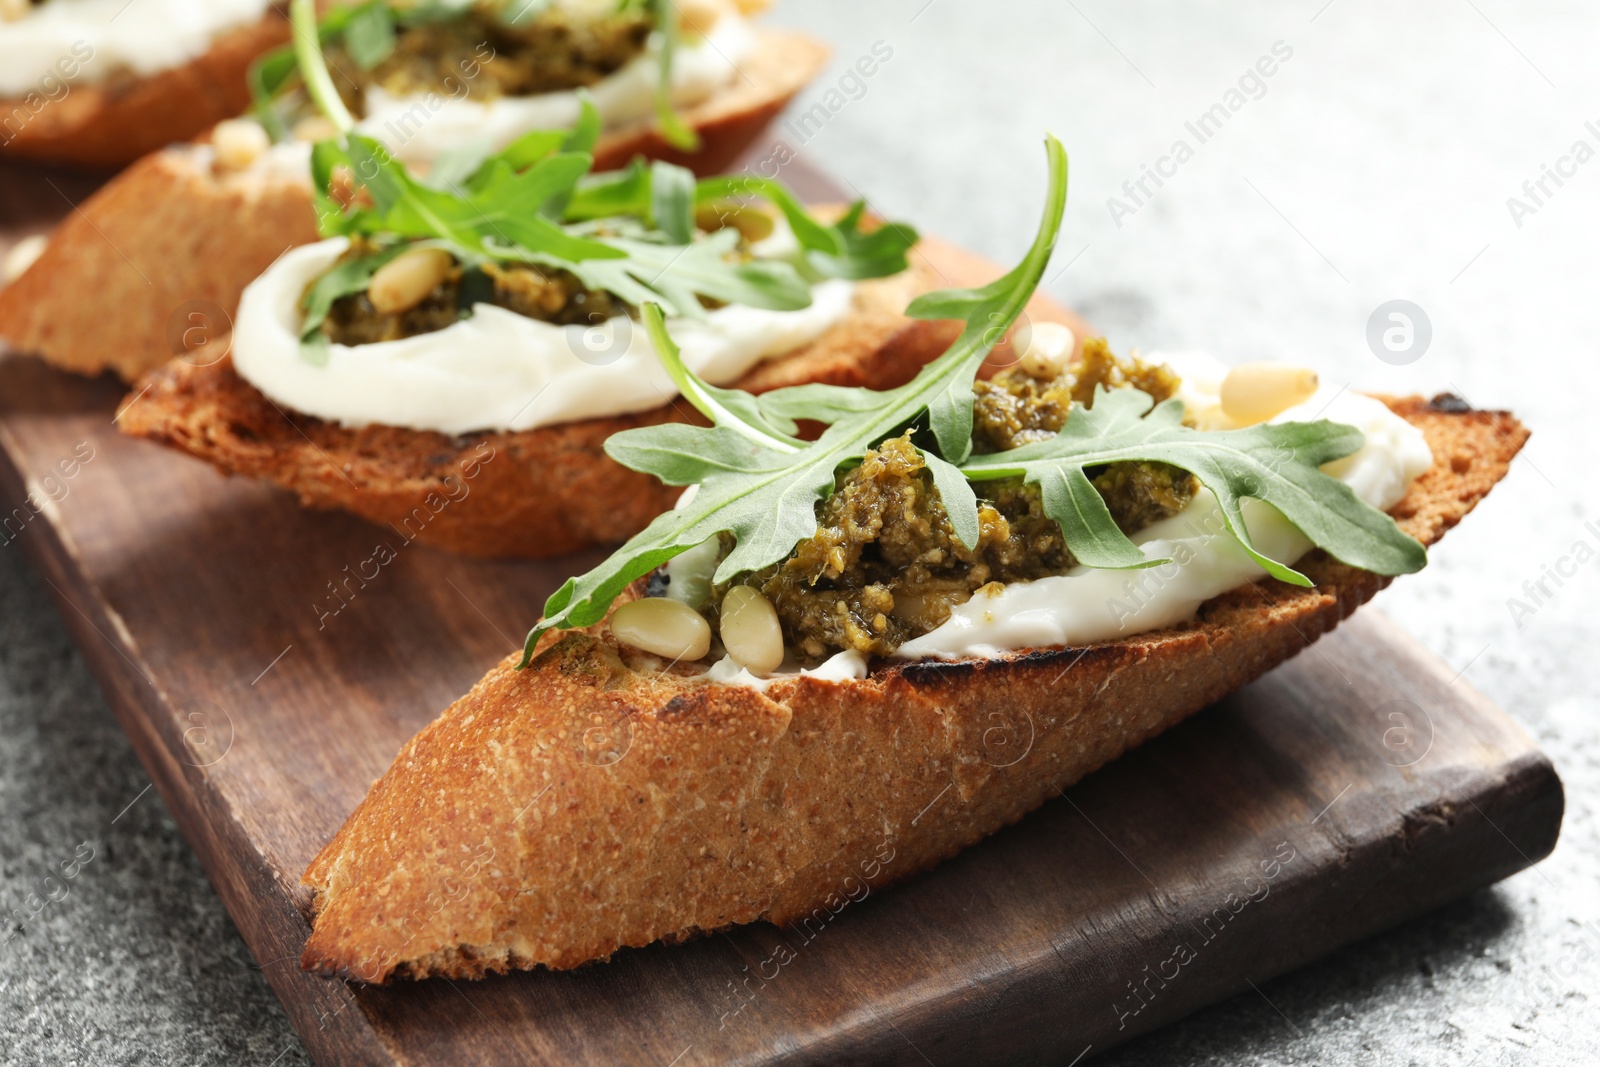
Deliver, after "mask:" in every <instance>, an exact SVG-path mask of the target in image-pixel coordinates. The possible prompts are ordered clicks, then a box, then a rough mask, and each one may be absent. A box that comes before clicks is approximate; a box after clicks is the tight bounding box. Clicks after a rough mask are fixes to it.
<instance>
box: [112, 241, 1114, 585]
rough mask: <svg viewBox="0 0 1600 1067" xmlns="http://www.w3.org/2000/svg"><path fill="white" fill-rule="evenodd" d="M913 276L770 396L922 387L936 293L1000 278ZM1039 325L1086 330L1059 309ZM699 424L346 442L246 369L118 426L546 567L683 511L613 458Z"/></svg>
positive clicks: (950, 328)
mask: <svg viewBox="0 0 1600 1067" xmlns="http://www.w3.org/2000/svg"><path fill="white" fill-rule="evenodd" d="M920 247H921V249H922V251H921V253H920V254H914V256H913V266H912V268H911V269H910V270H908V271H906V272H905V273H903V274H901V275H898V276H896V277H892V278H885V279H881V280H877V281H872V282H865V283H862V285H861V286H860V287H859V289H858V290H857V295H856V303H855V307H854V309H853V310H852V312H851V314H850V315H849V317H848V318H847V319H846V320H845V321H844V322H842V323H840V324H838V325H837V326H835V327H834V328H833V329H831V330H830V331H828V332H827V333H826V334H824V335H823V336H822V337H820V338H818V339H817V340H816V341H814V342H812V343H811V344H808V345H805V346H803V347H801V348H799V349H796V350H795V351H793V352H790V353H788V354H786V355H784V356H780V357H777V358H775V359H771V360H768V361H767V362H765V363H762V364H760V365H758V366H757V367H755V368H754V369H753V370H751V371H750V373H748V374H747V375H745V377H744V378H743V379H741V380H740V382H739V383H738V385H739V386H740V388H744V389H748V390H750V391H752V392H764V391H766V390H768V389H776V388H778V387H780V386H785V385H798V384H801V383H805V382H828V383H830V384H834V385H850V386H866V387H869V388H876V389H886V388H889V387H891V386H894V385H898V384H900V383H902V382H905V381H908V380H910V379H911V378H912V377H913V376H914V375H915V374H916V372H917V371H918V370H919V369H920V368H921V367H922V365H923V364H924V363H926V362H928V361H929V360H931V359H933V358H934V357H936V356H938V355H940V354H941V353H942V352H944V350H945V349H946V348H948V347H949V346H950V344H951V343H952V342H953V341H954V340H955V337H956V334H957V333H958V332H959V330H960V324H959V323H956V322H921V321H916V320H911V319H907V318H905V316H904V315H903V312H904V310H905V307H906V305H907V304H908V303H909V302H910V301H911V300H912V299H913V298H914V297H916V296H917V295H919V294H921V293H924V292H927V291H928V290H930V289H936V288H944V287H946V286H951V285H981V284H983V283H984V282H987V281H989V280H991V279H992V278H993V277H994V276H995V275H996V274H998V273H999V272H998V270H997V269H996V268H994V267H993V266H991V265H989V264H988V263H986V262H984V261H983V260H981V259H979V258H977V257H974V256H971V255H969V254H967V253H964V252H961V251H959V250H958V249H955V248H953V247H951V246H949V245H945V244H942V243H941V242H938V241H932V240H927V239H925V240H924V241H923V243H922V245H921V246H920ZM1031 313H1032V314H1033V315H1034V316H1035V317H1037V318H1041V319H1044V318H1051V319H1055V320H1057V321H1063V322H1066V323H1067V324H1068V325H1070V326H1072V327H1073V328H1074V331H1075V333H1077V334H1078V335H1079V336H1082V334H1083V332H1084V330H1083V325H1082V323H1081V322H1079V321H1078V320H1077V319H1075V318H1074V317H1072V316H1071V315H1069V314H1068V313H1066V312H1065V311H1062V310H1061V309H1060V308H1056V307H1053V306H1051V305H1049V304H1047V303H1046V302H1043V301H1037V302H1036V303H1035V304H1034V306H1033V307H1032V309H1031ZM690 417H697V416H696V415H695V412H694V410H693V409H692V408H691V407H690V406H689V405H688V404H686V403H678V404H671V405H666V406H663V407H661V408H657V409H655V410H653V411H647V412H643V413H640V414H635V415H625V416H619V417H616V418H604V419H587V420H584V421H581V422H572V423H566V424H564V425H557V426H547V427H542V428H539V429H534V430H524V431H519V432H515V433H484V434H472V435H469V436H466V437H448V436H446V435H444V434H440V433H433V432H429V431H419V430H408V429H400V428H396V427H392V426H368V427H364V428H361V429H347V428H345V427H342V426H339V425H336V424H334V423H329V422H325V421H323V420H321V419H317V418H313V417H310V416H306V415H300V414H297V413H295V412H292V411H287V410H285V409H283V408H281V407H279V406H278V405H276V404H275V403H274V402H273V401H272V400H271V399H269V398H268V397H266V396H264V395H263V394H262V393H261V392H260V391H259V390H258V389H256V388H255V386H253V385H251V384H250V383H248V382H246V381H245V380H244V379H243V378H241V377H239V375H238V374H237V373H236V372H235V371H234V370H233V365H232V361H231V360H229V359H222V360H220V361H218V362H215V363H213V364H210V365H204V366H200V365H195V364H192V363H186V362H184V361H182V360H174V361H173V362H171V363H169V364H168V365H167V366H165V367H163V368H161V369H160V370H158V371H155V372H154V373H152V374H150V375H149V376H148V377H147V378H146V379H145V380H144V381H142V382H140V383H139V385H138V387H137V388H136V390H135V398H134V399H133V400H132V401H131V402H130V403H129V404H128V405H127V406H126V407H125V408H124V410H123V412H122V414H121V415H120V416H119V418H118V426H120V427H121V429H122V430H123V432H125V433H129V434H133V435H134V436H138V437H148V438H150V439H152V440H156V441H160V442H161V443H163V444H166V445H170V446H171V447H174V448H177V449H181V450H183V451H186V452H189V453H192V454H193V455H195V456H198V457H200V458H201V459H204V460H207V461H209V462H211V463H212V464H214V465H216V466H217V467H218V468H219V469H220V470H222V471H224V472H226V473H229V474H244V475H249V476H252V477H257V478H265V479H267V480H269V481H272V482H275V483H277V484H278V485H281V486H283V487H284V488H286V489H291V490H293V491H294V492H295V493H297V494H299V497H300V501H301V503H303V504H304V505H305V506H307V507H315V508H342V509H344V510H346V511H353V512H355V513H356V514H357V515H360V516H362V517H364V518H366V519H369V520H371V521H373V522H376V523H379V524H381V525H388V526H390V527H392V528H393V529H395V530H397V531H398V532H400V533H401V534H402V535H403V536H405V537H406V538H407V539H408V540H418V541H423V542H425V543H429V544H434V545H438V546H439V547H441V548H446V549H449V550H450V551H453V552H460V553H463V554H466V555H474V556H520V557H530V558H533V557H541V556H551V555H558V554H560V553H564V552H571V551H574V550H575V549H577V548H580V547H583V546H585V545H593V544H608V543H616V542H619V541H621V540H624V539H625V538H627V537H629V536H630V535H632V534H633V533H635V532H637V531H638V530H641V529H643V528H644V526H645V524H647V523H648V522H649V521H650V520H651V519H653V518H654V517H655V516H657V515H659V514H660V513H661V512H663V511H665V510H667V509H668V508H670V507H671V506H672V503H673V501H674V500H675V499H676V496H677V494H678V493H679V492H680V491H681V490H677V489H672V488H670V487H667V486H663V485H662V484H661V483H660V482H658V481H656V480H655V479H654V478H651V477H649V476H647V475H643V474H639V473H637V472H635V471H630V470H627V469H625V468H623V467H621V466H619V465H618V464H616V463H615V462H613V461H612V460H611V459H609V458H608V457H607V456H606V455H605V454H604V452H603V451H602V450H601V446H602V445H603V444H604V443H605V440H606V438H607V437H609V436H611V435H612V434H613V433H616V432H618V431H619V430H624V429H628V428H630V427H634V426H648V425H653V424H656V423H660V422H666V421H671V420H683V419H686V418H690Z"/></svg>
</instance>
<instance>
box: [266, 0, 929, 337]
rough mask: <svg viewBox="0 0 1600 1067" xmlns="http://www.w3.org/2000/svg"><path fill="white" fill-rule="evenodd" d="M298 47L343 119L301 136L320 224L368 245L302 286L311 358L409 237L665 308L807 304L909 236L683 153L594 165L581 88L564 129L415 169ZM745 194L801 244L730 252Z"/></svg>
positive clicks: (593, 115)
mask: <svg viewBox="0 0 1600 1067" xmlns="http://www.w3.org/2000/svg"><path fill="white" fill-rule="evenodd" d="M310 10H311V4H310V0H295V7H294V14H295V19H296V23H295V25H296V28H297V31H300V30H305V29H307V28H308V27H309V26H310V25H311V24H310V23H309V21H308V20H309V18H310V14H309V12H310ZM297 46H298V47H299V48H300V51H301V53H302V55H301V67H302V70H303V71H304V72H305V75H306V86H307V88H308V90H309V91H310V93H311V95H312V96H313V97H314V98H315V99H316V100H317V101H318V103H319V105H320V106H321V107H322V108H323V110H324V112H325V113H326V115H327V116H328V118H329V119H330V120H331V121H332V122H333V123H334V124H335V126H336V127H338V128H339V130H340V131H341V132H342V138H341V139H339V140H328V141H322V142H319V143H318V144H317V145H316V146H315V148H313V150H312V156H311V167H312V186H313V190H314V196H315V197H316V207H317V217H318V224H319V229H320V230H321V232H322V234H323V236H325V237H332V236H348V237H351V238H359V239H361V242H362V248H363V249H364V250H368V251H364V252H363V254H360V255H356V256H353V257H349V258H346V259H343V260H342V261H341V262H340V263H339V264H338V265H337V266H335V267H334V269H332V270H330V271H329V272H328V273H327V274H325V275H323V276H322V277H321V278H320V279H318V280H317V281H316V282H315V283H314V284H313V285H312V286H311V288H310V289H309V290H308V291H307V293H306V295H305V298H304V300H303V304H302V306H303V308H304V311H305V317H304V319H303V320H302V324H301V340H302V344H303V350H304V352H305V354H306V356H307V358H308V359H311V360H312V361H313V362H321V361H322V360H323V359H325V357H326V345H327V336H326V334H325V332H324V330H323V325H324V323H325V322H326V321H327V317H328V314H329V312H330V311H331V310H332V308H333V307H334V305H335V304H336V303H337V302H338V301H339V300H341V299H342V298H344V297H347V296H350V295H353V294H356V293H360V292H362V291H364V290H365V289H366V288H367V287H368V285H369V284H370V283H371V281H372V277H373V275H374V274H375V273H376V272H377V271H378V270H379V269H380V268H381V267H382V266H384V264H386V263H387V262H389V261H390V260H392V259H394V258H395V257H396V256H397V255H399V254H400V253H401V252H402V251H405V250H406V249H407V248H409V247H417V246H418V245H431V246H434V247H438V248H442V249H444V250H446V251H448V252H449V253H450V254H451V256H452V257H454V259H455V260H456V262H457V263H458V264H460V265H462V266H465V267H481V266H483V265H485V264H491V263H517V264H533V265H538V266H542V267H548V268H553V269H554V270H558V271H564V272H566V273H568V274H571V275H572V276H573V277H575V278H577V279H578V280H579V281H580V282H581V283H582V284H583V285H584V286H585V287H587V288H588V289H590V290H594V291H604V292H608V293H610V294H612V295H614V296H615V297H616V298H617V299H619V300H620V301H622V302H623V303H624V304H627V305H631V306H634V307H639V306H643V305H644V304H646V303H655V304H659V305H660V306H661V307H662V308H664V309H665V310H666V312H667V313H668V314H672V315H679V316H689V317H701V316H703V315H704V313H705V312H704V302H705V301H713V302H723V303H738V304H746V305H749V306H751V307H757V308H764V309H768V310H775V311H793V310H797V309H800V308H804V307H808V306H809V305H810V303H811V287H812V285H813V284H814V283H815V282H817V281H819V280H822V279H825V278H849V279H867V278H880V277H886V276H888V275H892V274H897V273H899V272H900V271H903V270H905V269H906V267H907V259H906V254H907V252H908V251H909V250H910V249H911V247H912V246H913V245H914V244H915V243H916V240H917V234H916V231H915V230H914V229H913V228H912V227H910V226H908V225H906V224H904V223H889V224H886V225H883V226H879V227H872V226H869V225H867V224H866V223H865V218H864V215H865V205H864V204H862V203H857V204H855V205H854V206H852V207H851V208H850V209H849V210H848V211H846V212H845V213H844V214H843V215H842V216H841V217H840V218H838V219H837V220H836V221H833V222H831V223H830V222H823V221H822V220H820V219H818V218H816V217H815V216H814V215H812V214H811V213H810V212H808V211H807V210H806V209H805V207H804V206H803V205H801V203H800V202H799V200H798V199H796V198H795V196H794V195H793V194H792V193H790V192H789V190H787V189H786V188H784V187H783V185H782V184H780V183H778V182H776V181H773V180H771V179H766V178H755V177H740V176H733V177H718V178H709V179H705V180H703V181H696V179H695V177H694V175H693V174H692V173H690V172H689V171H688V170H685V169H684V168H682V167H678V166H674V165H672V164H670V163H663V162H656V163H653V164H645V163H644V162H642V161H638V160H636V161H635V162H634V163H633V164H632V165H631V166H629V167H628V168H626V169H624V170H620V171H612V172H607V173H599V174H595V173H591V172H590V167H591V166H592V165H593V161H594V158H593V156H592V154H591V153H592V151H593V149H594V146H595V143H596V141H597V140H598V138H599V136H600V118H599V114H598V113H597V112H596V111H595V109H594V106H593V105H592V103H590V102H589V101H588V100H585V101H584V103H583V108H582V117H581V118H580V120H579V122H578V125H577V126H576V127H574V128H573V129H572V130H569V131H545V130H539V131H534V132H531V133H527V134H524V135H523V136H522V137H520V138H518V139H517V140H515V141H513V142H512V143H511V144H510V145H508V146H507V147H506V148H505V149H503V150H502V151H500V152H496V153H493V154H489V153H486V152H485V151H484V150H483V149H482V148H481V147H477V148H470V147H469V148H464V149H462V150H460V151H458V152H456V153H453V154H451V155H448V156H446V157H443V158H441V159H439V160H438V161H437V162H436V163H435V165H434V166H433V168H432V170H431V171H430V173H429V175H428V177H427V178H426V180H424V179H419V178H417V177H415V176H413V175H412V174H410V173H409V172H408V171H407V169H406V168H405V166H404V165H403V164H401V163H400V162H398V161H397V160H395V159H394V158H393V157H392V156H391V155H390V154H389V152H388V151H387V150H386V149H385V148H384V147H383V145H382V144H380V143H379V142H378V141H375V140H373V139H372V138H369V137H364V136H362V135H360V134H357V133H354V132H352V130H351V127H352V126H353V120H352V118H351V116H350V114H349V112H348V110H347V109H346V108H345V107H344V106H343V102H342V101H341V100H340V99H339V97H338V94H337V93H335V92H334V91H333V88H332V79H331V76H330V75H329V74H328V71H327V68H326V65H325V64H324V63H323V61H322V57H321V54H320V52H319V51H318V50H317V47H316V45H315V43H314V37H313V36H312V35H310V34H309V33H301V34H300V35H299V37H298V39H297ZM751 199H759V200H765V201H767V202H768V203H770V204H772V205H773V207H774V208H775V209H776V210H777V211H778V212H780V213H781V214H782V215H783V217H784V219H785V221H786V222H787V223H788V225H789V228H790V229H791V230H792V231H793V233H794V236H795V240H796V242H797V244H798V245H799V248H800V253H799V255H797V256H795V257H793V258H791V259H762V258H754V257H750V256H747V255H740V254H739V248H740V245H741V241H742V240H743V238H744V234H743V231H742V230H741V228H740V223H741V221H742V219H743V213H745V212H746V211H748V210H749V208H748V206H747V205H746V203H745V201H747V200H751Z"/></svg>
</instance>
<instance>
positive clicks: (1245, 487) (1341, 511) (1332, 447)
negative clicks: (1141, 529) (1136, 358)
mask: <svg viewBox="0 0 1600 1067" xmlns="http://www.w3.org/2000/svg"><path fill="white" fill-rule="evenodd" d="M1151 404H1152V401H1151V398H1150V397H1149V396H1148V395H1147V394H1145V393H1142V392H1140V391H1138V390H1137V389H1115V390H1107V389H1105V388H1104V387H1103V386H1101V387H1099V388H1097V389H1096V390H1095V401H1094V406H1093V407H1091V408H1084V407H1082V406H1081V405H1074V407H1073V410H1072V413H1071V415H1070V416H1069V417H1068V418H1067V421H1066V423H1065V424H1064V425H1063V426H1062V428H1061V432H1060V433H1058V434H1056V435H1055V436H1054V437H1051V438H1048V439H1046V440H1043V441H1036V442H1033V443H1031V444H1027V445H1023V446H1022V447H1020V448H1015V449H1012V450H1010V451H1008V452H995V453H992V454H989V455H982V456H973V457H971V458H970V459H968V460H967V462H965V463H963V464H962V465H961V468H960V470H961V473H962V474H963V475H965V476H966V477H967V478H970V479H973V480H978V481H983V480H989V479H995V478H1013V477H1022V478H1023V479H1024V480H1025V481H1027V482H1028V483H1030V484H1033V485H1037V486H1038V487H1039V491H1040V497H1041V500H1042V502H1043V504H1044V510H1045V514H1047V515H1049V516H1050V518H1052V519H1054V520H1056V522H1058V523H1060V525H1061V531H1062V534H1063V536H1064V537H1065V538H1066V542H1067V547H1068V548H1069V549H1071V550H1072V554H1073V555H1074V556H1076V557H1077V558H1078V560H1079V561H1080V562H1082V563H1085V564H1087V565H1089V566H1091V567H1102V568H1113V569H1119V568H1133V567H1153V566H1158V565H1160V564H1162V563H1166V562H1167V560H1165V559H1146V558H1145V556H1144V554H1143V553H1142V552H1141V551H1140V550H1139V548H1138V546H1136V545H1135V544H1134V543H1133V542H1132V541H1131V540H1129V539H1128V537H1127V536H1126V535H1125V534H1123V532H1122V531H1121V530H1120V529H1118V527H1117V524H1116V522H1115V520H1113V519H1112V517H1111V512H1110V510H1109V509H1108V508H1107V507H1106V504H1105V500H1104V499H1103V498H1102V497H1101V496H1100V493H1099V492H1098V491H1097V490H1096V489H1095V487H1094V485H1093V484H1092V483H1091V482H1090V480H1089V475H1088V474H1087V473H1086V471H1085V468H1088V467H1098V466H1103V465H1105V464H1108V463H1125V462H1131V461H1138V460H1147V461H1152V462H1159V463H1168V464H1171V465H1172V466H1174V467H1179V468H1181V469H1183V470H1186V471H1189V472H1190V473H1192V474H1194V475H1195V476H1196V477H1197V478H1199V479H1200V483H1201V484H1202V485H1204V486H1205V487H1206V488H1207V489H1209V490H1211V492H1212V493H1214V494H1215V495H1216V498H1217V502H1218V503H1219V504H1220V505H1221V508H1222V514H1223V517H1224V519H1225V521H1226V522H1227V525H1228V530H1229V532H1231V533H1232V534H1233V536H1234V537H1236V538H1237V539H1238V541H1239V543H1240V544H1241V545H1243V546H1244V549H1245V551H1246V552H1248V553H1249V554H1250V556H1251V558H1252V559H1254V560H1255V561H1256V562H1257V563H1258V564H1260V565H1261V567H1262V568H1263V569H1264V570H1266V571H1267V573H1269V574H1271V575H1272V576H1273V577H1274V578H1277V579H1278V580H1280V581H1284V582H1288V583H1290V584H1292V585H1300V586H1309V585H1311V584H1312V583H1311V581H1310V579H1308V578H1306V577H1305V576H1304V575H1303V574H1301V573H1300V572H1298V571H1296V570H1294V569H1293V568H1291V567H1288V566H1285V565H1284V564H1282V563H1279V562H1277V561H1275V560H1272V559H1269V558H1267V557H1266V556H1263V555H1262V554H1261V553H1259V552H1257V551H1256V549H1255V546H1254V545H1253V544H1251V542H1250V533H1249V531H1248V530H1247V529H1246V528H1245V524H1244V513H1243V511H1242V510H1241V507H1240V505H1241V502H1242V501H1243V500H1244V499H1246V498H1249V499H1253V500H1261V501H1264V502H1266V503H1268V504H1271V505H1272V506H1273V507H1275V508H1277V509H1278V510H1279V511H1280V512H1282V513H1283V516H1284V518H1286V519H1288V520H1289V521H1290V522H1291V523H1293V524H1294V525H1295V526H1297V527H1298V528H1299V529H1300V531H1301V532H1302V533H1304V534H1305V535H1306V536H1307V537H1309V538H1310V539H1311V540H1312V541H1313V542H1314V543H1316V544H1317V545H1319V546H1320V547H1322V548H1323V549H1325V550H1326V551H1328V552H1329V553H1330V554H1331V555H1333V556H1335V557H1336V558H1338V559H1340V560H1342V561H1344V562H1345V563H1348V564H1350V565H1351V566H1354V567H1360V568H1361V569H1362V570H1368V571H1372V572H1373V573H1375V574H1386V575H1393V574H1410V573H1412V572H1414V571H1418V570H1421V569H1422V566H1423V564H1424V563H1425V562H1426V560H1427V556H1426V553H1425V551H1424V550H1423V547H1422V545H1420V544H1418V543H1417V542H1416V541H1415V540H1413V539H1412V538H1411V537H1409V536H1407V535H1406V534H1405V533H1404V532H1403V531H1402V530H1401V529H1400V528H1399V527H1398V526H1397V525H1395V521H1394V520H1393V519H1392V518H1390V517H1389V516H1388V515H1385V514H1384V513H1383V512H1381V511H1379V510H1377V509H1376V508H1372V507H1369V506H1367V505H1366V504H1365V503H1363V502H1362V501H1361V499H1360V498H1359V497H1357V496H1356V495H1355V493H1354V492H1353V491H1352V490H1351V489H1350V487H1349V486H1348V485H1346V484H1345V483H1343V482H1341V481H1339V480H1338V479H1337V478H1332V477H1329V476H1328V475H1326V474H1323V473H1322V471H1320V470H1319V469H1318V468H1319V467H1321V466H1322V464H1324V463H1328V462H1331V461H1332V460H1336V459H1341V458H1343V457H1344V456H1347V455H1349V454H1350V453H1352V452H1354V451H1356V450H1357V449H1358V448H1360V447H1361V445H1362V441H1363V437H1362V434H1361V431H1359V430H1357V429H1355V428H1354V427H1351V426H1344V425H1340V424H1338V423H1333V422H1328V421H1326V420H1324V421H1321V422H1312V423H1277V424H1263V425H1259V426H1251V427H1248V428H1246V429H1243V430H1228V431H1220V432H1206V431H1201V430H1195V429H1191V428H1189V427H1187V426H1184V425H1183V422H1182V420H1183V404H1182V403H1181V402H1179V401H1176V400H1168V401H1166V402H1165V403H1163V404H1160V405H1157V406H1156V407H1155V408H1154V410H1151ZM1147 412H1148V414H1146V413H1147ZM946 509H947V510H950V504H949V501H948V500H947V501H946Z"/></svg>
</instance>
